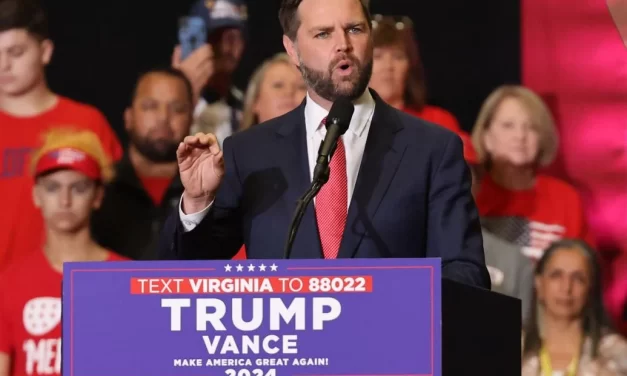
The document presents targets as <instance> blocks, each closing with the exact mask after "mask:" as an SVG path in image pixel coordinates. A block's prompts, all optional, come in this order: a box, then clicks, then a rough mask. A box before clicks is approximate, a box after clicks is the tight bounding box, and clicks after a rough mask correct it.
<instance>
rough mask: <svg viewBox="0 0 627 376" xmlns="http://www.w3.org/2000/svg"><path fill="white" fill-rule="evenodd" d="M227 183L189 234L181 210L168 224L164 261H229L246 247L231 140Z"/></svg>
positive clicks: (227, 145)
mask: <svg viewBox="0 0 627 376" xmlns="http://www.w3.org/2000/svg"><path fill="white" fill-rule="evenodd" d="M224 167H225V175H224V180H222V184H221V185H220V188H219V190H218V193H217V194H216V198H215V200H214V203H213V204H212V205H211V208H210V209H209V212H208V213H207V215H206V216H205V217H204V218H203V219H202V221H201V222H200V223H199V224H198V225H197V226H196V227H194V229H192V230H191V231H185V228H184V227H183V223H182V222H181V217H180V214H179V210H178V208H176V209H175V210H173V211H172V213H171V214H170V216H169V217H168V219H167V220H166V222H165V224H164V228H163V231H162V233H161V239H160V241H159V250H158V255H159V258H160V259H163V260H228V259H231V258H232V257H233V256H235V254H236V253H237V251H238V250H239V249H240V248H241V247H242V245H243V236H242V228H241V215H240V199H241V195H242V184H241V182H240V180H239V177H238V171H237V165H236V162H235V153H234V151H233V148H232V143H231V138H230V137H229V138H227V139H226V140H225V141H224Z"/></svg>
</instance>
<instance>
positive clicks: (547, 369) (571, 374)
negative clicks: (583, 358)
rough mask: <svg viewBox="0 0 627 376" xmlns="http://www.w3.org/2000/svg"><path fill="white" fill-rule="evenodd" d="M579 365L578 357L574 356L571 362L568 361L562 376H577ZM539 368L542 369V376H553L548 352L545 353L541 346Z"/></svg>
mask: <svg viewBox="0 0 627 376" xmlns="http://www.w3.org/2000/svg"><path fill="white" fill-rule="evenodd" d="M578 364H579V355H577V356H575V357H574V358H573V360H571V361H570V364H569V365H568V368H566V374H565V375H564V376H575V375H577V365H578ZM540 367H542V368H541V369H542V376H553V367H551V358H550V357H549V352H548V351H546V348H545V347H544V346H543V347H542V349H541V350H540Z"/></svg>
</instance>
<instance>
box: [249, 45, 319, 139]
mask: <svg viewBox="0 0 627 376" xmlns="http://www.w3.org/2000/svg"><path fill="white" fill-rule="evenodd" d="M306 93H307V87H306V86H305V81H303V78H302V76H301V74H300V72H299V71H298V69H297V68H296V67H295V66H294V65H293V64H292V63H291V62H290V60H289V57H288V56H287V54H285V53H280V54H277V55H275V56H274V57H272V58H270V59H268V60H266V61H265V62H264V63H263V64H262V65H261V66H260V67H259V68H257V70H256V71H255V73H254V74H253V76H252V77H251V79H250V83H249V84H248V88H247V90H246V97H245V99H244V115H243V118H242V125H241V127H240V129H242V130H244V129H248V128H250V127H251V126H253V125H255V124H259V123H263V122H265V121H268V120H270V119H273V118H275V117H279V116H281V115H283V114H286V113H287V112H289V111H291V110H293V109H295V108H296V107H298V105H299V104H300V103H301V102H302V101H303V99H304V98H305V94H306Z"/></svg>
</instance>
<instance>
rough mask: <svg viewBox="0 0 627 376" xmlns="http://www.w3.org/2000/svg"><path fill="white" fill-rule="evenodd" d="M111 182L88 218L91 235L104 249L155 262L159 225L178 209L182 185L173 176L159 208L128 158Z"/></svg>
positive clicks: (119, 164)
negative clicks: (100, 202)
mask: <svg viewBox="0 0 627 376" xmlns="http://www.w3.org/2000/svg"><path fill="white" fill-rule="evenodd" d="M115 170H116V176H115V179H114V180H113V181H112V182H111V183H110V184H109V185H107V187H106V189H105V196H104V201H103V203H102V206H101V208H100V209H99V210H97V211H95V212H94V214H93V216H92V221H91V227H92V235H93V237H94V238H95V240H96V241H97V242H98V243H99V244H100V245H101V246H102V247H105V248H107V249H111V250H112V251H114V252H117V253H118V254H120V255H123V256H126V257H128V258H130V259H133V260H154V259H156V247H157V243H158V241H159V233H160V231H161V228H162V227H163V223H164V222H165V220H166V219H167V217H168V215H169V214H170V211H171V210H178V205H179V200H180V197H181V195H182V194H183V185H182V183H181V180H180V177H179V176H178V175H177V176H176V177H175V178H174V179H173V180H172V182H171V183H170V186H169V187H168V189H167V190H166V192H165V195H164V196H163V199H162V200H161V204H160V205H155V202H154V201H153V199H152V198H151V197H150V195H149V194H148V192H146V189H145V188H144V186H143V185H142V182H141V181H140V179H139V177H138V176H137V173H136V172H135V169H134V167H133V165H132V164H131V162H130V160H129V159H128V156H127V155H125V156H124V157H123V158H122V160H121V161H120V162H119V163H118V164H117V165H116V167H115Z"/></svg>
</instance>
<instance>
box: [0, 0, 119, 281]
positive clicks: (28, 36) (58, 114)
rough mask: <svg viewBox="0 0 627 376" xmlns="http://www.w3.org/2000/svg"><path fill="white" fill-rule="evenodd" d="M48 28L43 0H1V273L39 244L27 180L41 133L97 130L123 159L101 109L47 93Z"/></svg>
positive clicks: (51, 49) (50, 48)
mask: <svg viewBox="0 0 627 376" xmlns="http://www.w3.org/2000/svg"><path fill="white" fill-rule="evenodd" d="M47 25H48V22H47V16H46V13H45V11H44V7H43V4H42V1H41V0H0V125H1V126H2V135H1V136H0V207H1V208H2V215H1V216H0V270H1V269H3V268H4V267H5V266H6V265H8V264H9V263H10V262H11V260H13V259H15V258H17V257H19V256H20V255H19V253H20V252H24V251H25V250H32V249H37V248H39V247H41V245H42V242H43V235H44V234H43V232H44V228H43V223H42V220H41V218H39V217H38V213H37V209H36V208H35V207H34V206H33V203H32V200H31V197H30V191H31V188H32V179H30V176H28V175H29V174H28V166H29V163H30V162H29V161H30V156H31V153H32V152H33V151H34V149H36V148H37V147H39V146H40V145H39V143H38V141H39V139H40V137H41V135H42V134H44V133H45V132H46V131H47V130H49V129H53V128H56V127H60V126H64V125H66V124H72V125H73V126H75V127H77V128H81V129H85V130H91V131H93V132H95V133H96V134H97V135H98V136H99V137H100V142H101V143H102V146H103V148H104V149H105V151H106V152H107V154H108V155H109V156H110V157H112V158H113V159H116V160H117V159H119V158H120V157H121V156H122V147H121V146H120V143H119V141H118V139H117V136H116V135H115V133H114V132H113V130H112V129H111V126H110V125H109V123H108V121H107V119H106V118H105V117H104V115H103V114H102V113H101V112H100V111H99V110H97V109H96V108H94V107H93V106H90V105H87V104H84V103H79V102H76V101H74V100H71V99H70V98H67V97H64V96H61V95H58V94H56V93H54V92H53V91H52V90H51V89H50V87H49V85H48V83H47V81H46V72H45V68H46V66H47V65H48V63H49V62H50V61H51V59H52V56H53V52H54V43H53V41H52V40H51V39H50V35H49V32H48V26H47Z"/></svg>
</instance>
